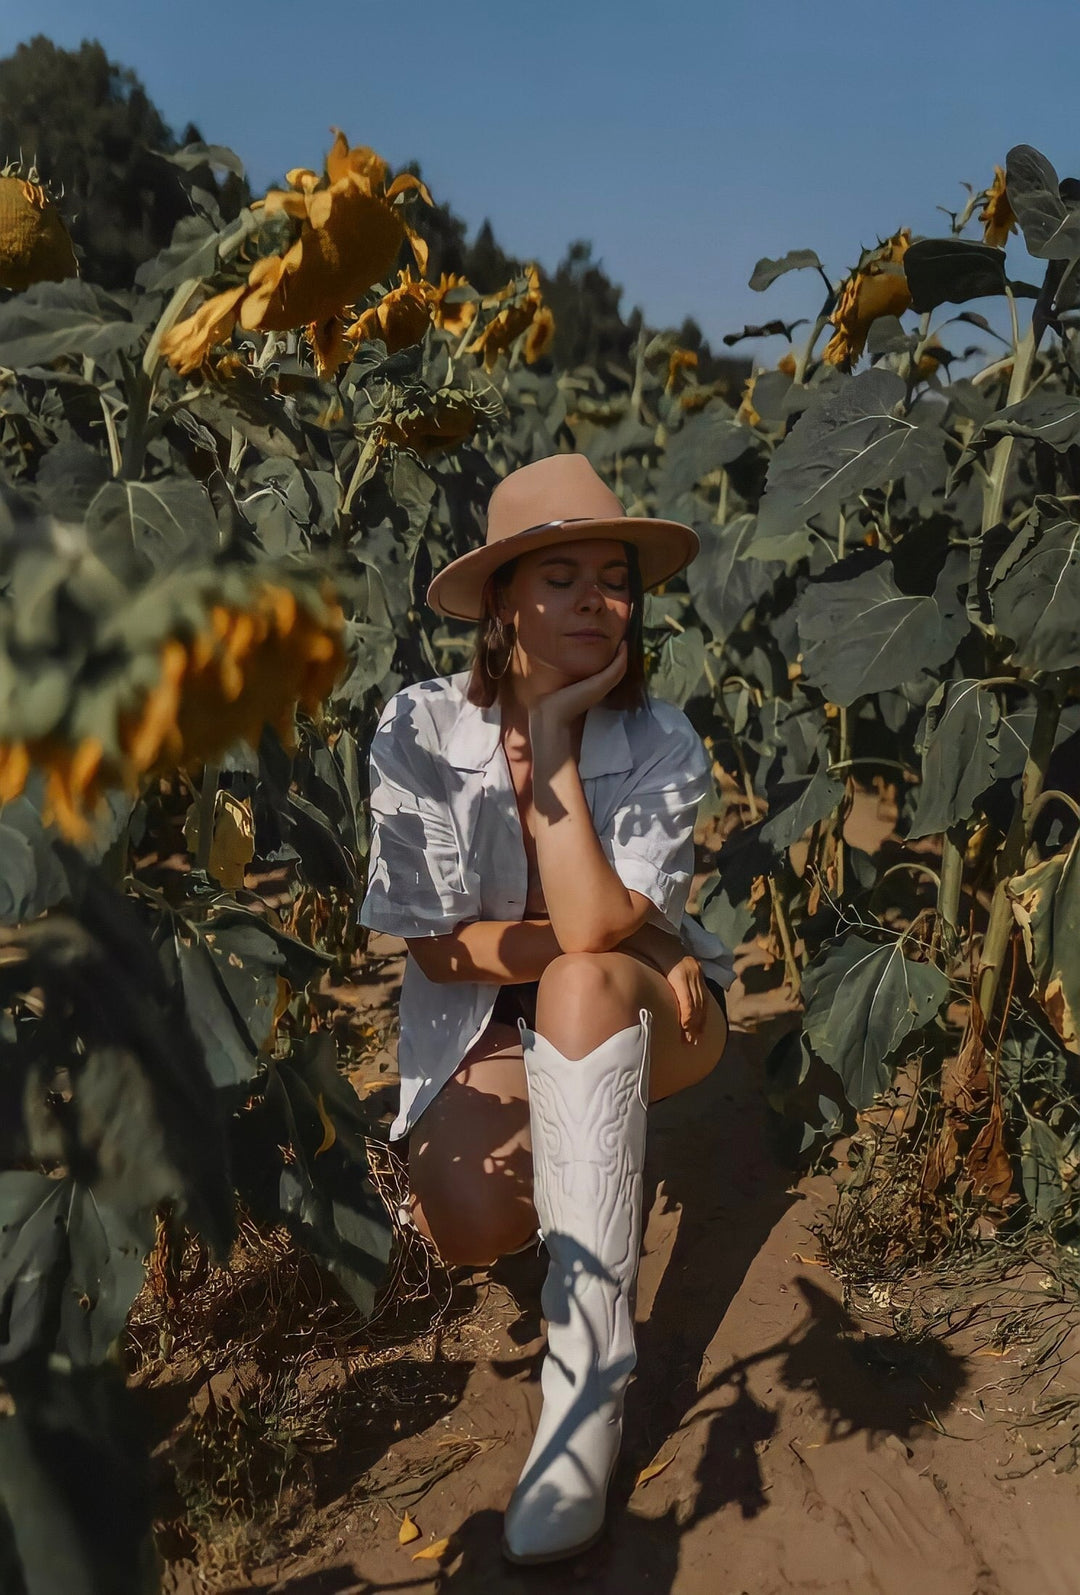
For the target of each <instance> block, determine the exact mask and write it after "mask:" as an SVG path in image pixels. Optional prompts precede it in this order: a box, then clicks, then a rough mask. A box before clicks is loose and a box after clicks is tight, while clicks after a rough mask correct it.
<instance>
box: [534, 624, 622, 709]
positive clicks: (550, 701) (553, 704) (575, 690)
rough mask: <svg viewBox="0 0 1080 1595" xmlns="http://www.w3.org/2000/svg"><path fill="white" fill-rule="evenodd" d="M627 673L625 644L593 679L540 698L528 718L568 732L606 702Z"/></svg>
mask: <svg viewBox="0 0 1080 1595" xmlns="http://www.w3.org/2000/svg"><path fill="white" fill-rule="evenodd" d="M625 673H626V643H625V641H623V642H621V643H620V644H619V646H618V647H617V648H616V650H615V657H614V658H613V659H612V661H611V663H610V664H609V665H606V666H605V667H604V669H603V670H598V671H597V672H596V674H595V675H593V676H585V677H583V679H582V680H581V681H572V682H571V683H570V685H569V686H568V687H559V688H557V690H556V691H555V692H549V693H548V694H547V696H546V697H544V698H541V700H540V702H539V703H538V704H537V705H536V707H535V708H534V709H533V711H532V713H531V714H530V716H529V721H530V724H531V723H532V722H533V721H534V720H535V719H537V718H538V717H539V719H541V720H542V722H543V723H544V724H545V725H548V726H559V727H564V728H565V727H566V726H569V725H572V724H573V722H574V721H575V720H576V719H578V717H579V716H580V715H583V714H585V713H586V712H587V711H588V710H589V709H591V708H592V707H593V706H594V704H597V703H599V702H600V701H601V700H602V699H603V698H606V697H607V695H608V693H609V692H610V691H611V689H612V687H614V686H615V685H616V684H617V683H618V682H620V681H621V680H622V678H623V676H624V675H625Z"/></svg>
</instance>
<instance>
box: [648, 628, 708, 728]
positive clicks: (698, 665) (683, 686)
mask: <svg viewBox="0 0 1080 1595" xmlns="http://www.w3.org/2000/svg"><path fill="white" fill-rule="evenodd" d="M704 669H705V638H704V637H703V636H702V633H701V628H700V627H699V626H687V627H686V629H685V630H684V631H679V632H675V633H673V634H672V635H671V636H669V637H666V638H665V639H664V643H663V646H662V647H661V649H660V659H659V662H658V663H657V665H656V668H655V669H654V670H653V672H652V675H651V676H650V677H649V691H650V692H652V693H654V694H655V696H656V697H658V698H663V699H664V700H665V701H666V702H667V703H674V704H675V705H677V707H679V708H680V709H681V708H682V706H683V704H684V703H686V701H687V699H688V698H691V697H692V696H693V694H694V693H695V692H696V691H697V689H698V687H699V685H700V684H701V677H702V672H703V671H704Z"/></svg>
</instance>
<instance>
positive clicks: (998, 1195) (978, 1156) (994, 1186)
mask: <svg viewBox="0 0 1080 1595" xmlns="http://www.w3.org/2000/svg"><path fill="white" fill-rule="evenodd" d="M964 1166H965V1168H966V1169H967V1171H968V1173H969V1174H970V1175H971V1184H972V1188H973V1190H974V1191H975V1193H976V1195H978V1196H985V1197H986V1199H987V1200H988V1201H989V1202H991V1203H993V1205H994V1206H995V1207H1000V1206H1001V1205H1002V1203H1003V1202H1004V1200H1005V1198H1006V1197H1007V1196H1008V1194H1009V1192H1010V1191H1011V1190H1012V1183H1013V1169H1012V1163H1011V1161H1010V1159H1009V1154H1008V1152H1007V1151H1006V1150H1005V1123H1004V1116H1003V1114H1002V1108H1001V1099H1000V1097H995V1098H994V1100H993V1102H992V1103H991V1106H990V1117H989V1118H988V1119H987V1121H986V1123H985V1124H984V1125H983V1127H982V1129H981V1130H980V1131H979V1133H978V1135H977V1136H976V1137H975V1139H974V1141H973V1142H972V1143H971V1146H970V1147H969V1149H968V1154H967V1156H966V1157H965V1159H964Z"/></svg>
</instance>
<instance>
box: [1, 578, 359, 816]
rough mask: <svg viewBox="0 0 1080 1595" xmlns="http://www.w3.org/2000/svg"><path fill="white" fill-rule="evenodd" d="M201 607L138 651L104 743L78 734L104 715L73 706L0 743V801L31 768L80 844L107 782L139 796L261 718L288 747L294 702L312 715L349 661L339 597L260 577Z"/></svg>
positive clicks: (220, 749)
mask: <svg viewBox="0 0 1080 1595" xmlns="http://www.w3.org/2000/svg"><path fill="white" fill-rule="evenodd" d="M234 591H235V590H234ZM199 612H200V614H201V620H199V621H198V622H197V623H195V624H191V623H190V621H188V622H184V620H183V614H181V613H178V616H177V619H176V620H175V621H174V628H175V629H174V630H173V632H172V633H171V634H170V635H168V636H166V637H165V638H164V639H163V640H161V641H160V642H159V643H158V644H157V646H156V657H155V654H154V652H153V651H151V653H150V654H149V655H145V656H143V657H142V659H141V660H140V661H138V662H137V664H136V668H135V669H134V670H133V671H132V684H131V686H130V688H129V689H128V690H127V691H126V692H122V693H121V694H120V695H119V696H117V697H116V698H114V699H112V700H110V719H111V729H110V730H109V731H108V732H107V733H104V732H103V734H104V735H107V740H108V742H109V743H110V744H111V749H110V750H107V749H106V748H105V746H104V745H103V743H102V740H101V738H100V737H99V736H91V735H86V734H84V733H83V732H81V731H80V730H79V726H80V723H82V724H84V725H85V723H86V721H87V720H93V722H94V723H95V724H97V725H100V724H101V718H100V715H99V711H97V710H96V711H95V714H93V715H92V714H89V713H87V712H85V711H84V712H80V708H79V706H78V705H77V706H76V707H75V709H74V711H73V712H72V714H71V716H70V718H69V721H68V724H67V726H66V727H65V728H60V729H54V730H53V731H52V732H51V733H50V734H49V735H48V736H43V737H38V738H35V739H27V740H25V741H12V742H8V743H3V744H0V801H4V802H7V801H10V800H11V799H12V798H14V797H17V796H18V794H19V793H20V792H21V791H22V790H23V788H24V787H25V785H26V780H27V777H28V775H29V773H30V769H31V768H32V767H34V766H37V767H39V768H40V769H42V770H43V772H44V774H45V804H44V810H43V817H44V818H45V819H46V821H51V822H53V823H55V824H56V825H57V826H58V827H59V829H60V830H61V831H62V832H63V833H64V835H65V836H68V837H70V838H71V839H72V840H74V841H80V840H83V839H84V838H85V837H86V836H87V835H88V833H89V829H90V826H89V820H88V815H89V814H91V813H92V812H93V811H94V810H95V809H96V808H97V807H98V806H99V805H100V803H101V801H102V799H103V797H104V794H105V792H106V791H107V790H108V789H110V788H120V787H122V788H124V789H126V790H127V791H129V792H132V793H134V792H136V791H137V790H138V788H139V785H140V783H141V781H142V780H143V779H144V778H145V777H146V776H148V775H153V774H155V773H161V772H164V771H166V770H169V769H174V768H175V767H176V766H177V765H178V764H180V763H181V762H183V763H186V764H191V765H198V764H203V763H205V762H207V761H208V760H217V759H219V758H220V757H221V756H222V755H223V754H224V753H225V752H226V751H227V749H228V748H230V747H232V746H233V744H234V743H236V742H238V741H241V740H244V741H247V742H249V743H251V744H252V745H257V743H258V741H259V738H260V736H261V735H262V730H263V727H264V726H266V725H271V726H273V727H274V729H275V730H276V731H277V733H278V735H279V736H280V737H281V739H282V741H283V742H285V743H286V744H287V745H290V746H291V745H292V744H293V743H294V740H295V714H296V709H297V706H298V705H299V706H300V707H301V708H303V709H305V710H306V711H307V712H308V713H311V714H313V713H315V712H316V710H317V709H318V708H319V706H320V705H321V704H322V703H324V702H325V700H326V699H327V698H328V697H329V695H330V693H331V692H332V691H333V688H334V686H335V684H336V682H337V681H338V679H339V678H340V676H341V674H342V672H343V670H344V667H345V663H346V658H345V652H344V648H343V644H342V636H343V631H344V615H343V613H342V611H341V608H340V606H339V605H338V604H337V602H336V600H334V599H333V598H332V597H330V596H329V595H326V596H324V597H323V598H322V599H321V600H319V599H317V598H315V597H314V595H307V596H305V597H303V598H301V597H298V596H297V594H296V593H295V592H294V591H293V590H292V589H291V588H289V587H285V586H283V585H281V584H280V583H269V582H266V583H263V584H262V585H261V586H260V587H258V588H257V589H256V590H255V591H254V592H249V594H248V596H247V599H246V601H243V602H240V601H214V602H211V603H210V604H209V607H208V608H206V607H203V608H201V609H200V611H199ZM185 613H189V614H190V612H189V611H185ZM148 677H149V681H148V679H147V678H148ZM65 729H66V732H67V734H66V735H65V734H64V730H65Z"/></svg>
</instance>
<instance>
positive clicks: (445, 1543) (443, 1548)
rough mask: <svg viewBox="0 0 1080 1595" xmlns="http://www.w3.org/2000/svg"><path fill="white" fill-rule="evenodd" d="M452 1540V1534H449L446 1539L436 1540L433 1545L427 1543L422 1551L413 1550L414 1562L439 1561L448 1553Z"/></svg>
mask: <svg viewBox="0 0 1080 1595" xmlns="http://www.w3.org/2000/svg"><path fill="white" fill-rule="evenodd" d="M450 1540H451V1536H450V1535H447V1537H446V1539H445V1540H436V1541H435V1543H434V1544H433V1545H425V1546H424V1549H423V1550H422V1551H414V1552H413V1561H414V1562H437V1561H439V1560H440V1558H441V1557H444V1556H445V1555H446V1553H447V1551H448V1550H449V1549H450Z"/></svg>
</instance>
